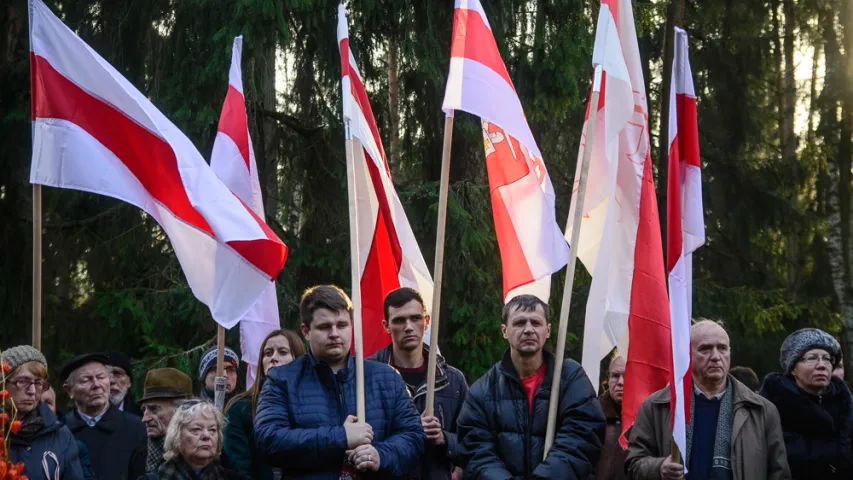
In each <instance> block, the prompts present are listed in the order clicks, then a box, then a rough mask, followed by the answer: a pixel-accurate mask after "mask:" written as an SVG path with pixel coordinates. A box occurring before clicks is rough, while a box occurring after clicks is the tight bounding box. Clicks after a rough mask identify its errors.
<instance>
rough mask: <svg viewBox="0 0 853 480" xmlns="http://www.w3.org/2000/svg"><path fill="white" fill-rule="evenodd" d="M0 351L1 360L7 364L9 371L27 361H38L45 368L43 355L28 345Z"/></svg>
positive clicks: (45, 362) (45, 360)
mask: <svg viewBox="0 0 853 480" xmlns="http://www.w3.org/2000/svg"><path fill="white" fill-rule="evenodd" d="M0 353H2V355H3V361H4V362H6V363H7V364H8V365H9V369H10V370H9V371H10V372H14V371H15V369H16V368H18V367H20V366H21V365H23V364H25V363H27V362H39V363H41V364H42V365H44V366H45V368H47V359H46V358H44V355H42V353H41V352H39V351H38V350H36V349H35V348H34V347H31V346H29V345H18V346H17V347H12V348H7V349H6V350H3V351H2V352H0Z"/></svg>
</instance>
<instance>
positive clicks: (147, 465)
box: [128, 368, 193, 480]
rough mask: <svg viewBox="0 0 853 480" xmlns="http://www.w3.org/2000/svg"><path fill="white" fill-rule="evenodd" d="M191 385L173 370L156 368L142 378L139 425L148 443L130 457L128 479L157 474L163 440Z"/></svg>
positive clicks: (190, 393) (162, 451)
mask: <svg viewBox="0 0 853 480" xmlns="http://www.w3.org/2000/svg"><path fill="white" fill-rule="evenodd" d="M192 392H193V382H192V379H190V377H189V376H188V375H187V374H185V373H184V372H182V371H180V370H177V369H174V368H157V369H154V370H151V371H149V372H148V374H147V375H145V391H144V393H143V395H142V398H141V399H140V400H139V403H140V404H141V405H142V410H143V412H144V413H143V416H142V423H143V424H145V430H146V433H147V434H148V441H147V442H145V443H142V444H140V445H139V446H138V447H136V449H135V450H134V451H133V455H131V457H130V467H129V468H130V476H129V477H128V478H130V480H136V479H137V478H139V477H141V476H143V475H145V474H146V473H153V472H156V471H157V469H158V468H160V465H161V464H162V463H163V462H164V461H165V460H164V459H163V453H164V451H165V449H164V441H165V439H166V430H167V429H168V428H169V422H170V421H172V417H173V416H174V415H175V411H176V410H177V409H178V408H180V406H181V405H182V404H183V403H184V402H185V401H187V399H188V398H190V397H192Z"/></svg>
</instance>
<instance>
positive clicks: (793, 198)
mask: <svg viewBox="0 0 853 480" xmlns="http://www.w3.org/2000/svg"><path fill="white" fill-rule="evenodd" d="M782 10H783V12H784V14H785V35H784V38H783V43H784V46H783V50H784V57H785V70H784V73H783V75H782V92H781V97H782V98H781V100H782V101H781V103H780V105H781V110H782V111H781V125H780V127H781V128H780V133H781V138H780V140H781V144H780V147H781V149H782V164H783V165H784V166H786V167H788V168H789V169H790V179H789V184H788V188H789V189H790V190H789V191H788V201H789V204H790V206H791V211H792V212H799V205H798V199H797V194H798V186H799V169H798V165H797V137H796V135H795V134H794V112H795V110H796V106H797V87H796V84H795V82H794V40H795V38H794V29H795V26H796V20H795V15H794V0H784V2H783V3H782ZM797 227H798V222H789V223H788V229H789V231H788V232H787V233H786V235H785V237H786V239H785V256H786V259H787V268H786V271H787V280H788V292H789V293H790V294H791V295H792V296H794V298H796V296H797V279H798V266H799V253H798V247H799V228H797Z"/></svg>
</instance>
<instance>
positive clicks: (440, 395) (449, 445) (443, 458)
mask: <svg viewBox="0 0 853 480" xmlns="http://www.w3.org/2000/svg"><path fill="white" fill-rule="evenodd" d="M393 350H394V347H393V345H388V347H387V348H383V349H382V350H379V351H378V352H376V353H375V354H373V355H372V356H371V357H370V358H369V360H374V361H377V362H379V363H386V364H390V363H391V356H392V353H393ZM427 358H429V346H428V345H424V360H425V361H426V359H427ZM437 360H438V361H437V363H436V372H435V401H434V402H433V413H434V415H435V416H436V417H438V419H439V420H440V421H441V427H442V430H444V438H445V440H446V443H445V444H444V445H441V446H435V445H431V444H430V443H429V442H426V444H425V447H424V456H423V457H422V458H421V466H420V468H417V469H413V470H412V471H411V473H409V475H408V476H407V477H406V478H409V479H412V480H414V479H429V480H450V479H451V475H452V473H453V468H454V465H456V464H457V463H458V460H457V456H458V455H459V445H458V442H457V440H456V418H457V417H458V416H459V412H460V411H462V403H463V402H464V401H465V397H466V396H467V395H468V382H466V381H465V375H463V374H462V372H460V371H459V370H457V369H455V368H453V367H451V366H450V365H447V363H446V362H445V361H444V357H442V356H438V357H437ZM392 366H393V365H392ZM409 393H410V394H411V395H412V399H413V400H414V402H415V408H417V409H418V413H424V410H426V380H424V383H422V384H421V385H420V386H418V388H417V390H416V391H411V389H409Z"/></svg>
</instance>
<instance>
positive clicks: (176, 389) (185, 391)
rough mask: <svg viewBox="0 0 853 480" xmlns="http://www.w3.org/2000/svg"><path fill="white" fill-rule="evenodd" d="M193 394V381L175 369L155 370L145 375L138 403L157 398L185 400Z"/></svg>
mask: <svg viewBox="0 0 853 480" xmlns="http://www.w3.org/2000/svg"><path fill="white" fill-rule="evenodd" d="M192 394H193V381H192V379H190V377H189V376H188V375H187V374H186V373H184V372H182V371H180V370H178V369H175V368H155V369H154V370H149V371H148V374H146V375H145V390H144V392H143V394H142V398H141V399H139V403H142V402H146V401H148V400H154V399H158V398H187V397H191V396H192Z"/></svg>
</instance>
